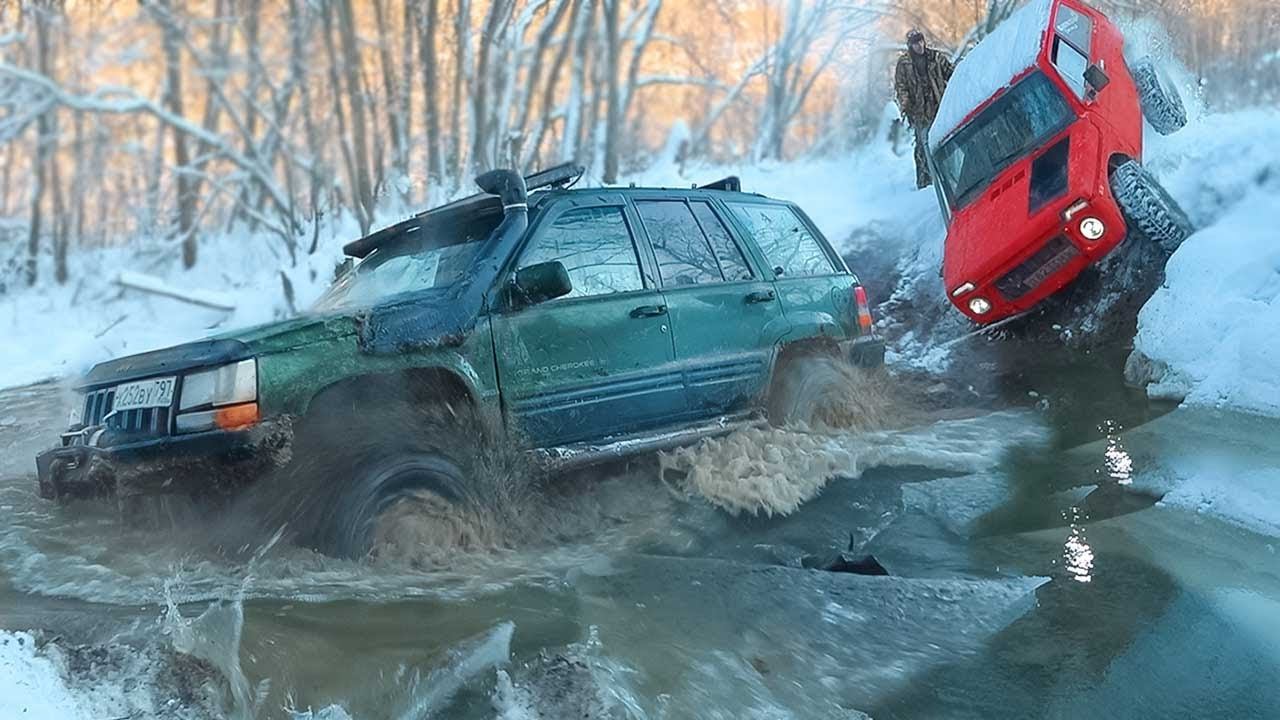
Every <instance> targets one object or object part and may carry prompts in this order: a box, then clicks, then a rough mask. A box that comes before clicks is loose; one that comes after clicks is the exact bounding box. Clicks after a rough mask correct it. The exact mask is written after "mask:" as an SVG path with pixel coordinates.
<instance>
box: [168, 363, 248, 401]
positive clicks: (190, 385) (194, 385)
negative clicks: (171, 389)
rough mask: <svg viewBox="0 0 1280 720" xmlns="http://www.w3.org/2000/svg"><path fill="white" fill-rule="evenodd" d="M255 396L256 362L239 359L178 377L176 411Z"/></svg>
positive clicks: (243, 399)
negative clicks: (178, 390) (180, 380)
mask: <svg viewBox="0 0 1280 720" xmlns="http://www.w3.org/2000/svg"><path fill="white" fill-rule="evenodd" d="M256 399H258V363H257V362H256V361H254V360H241V361H240V362H238V363H232V364H230V365H223V366H222V367H216V368H213V369H212V370H202V371H200V372H195V373H191V374H190V375H187V376H185V377H183V378H182V398H181V400H180V401H179V402H178V412H185V411H187V410H194V409H195V408H202V407H222V406H224V405H237V404H240V403H247V402H252V401H254V400H256Z"/></svg>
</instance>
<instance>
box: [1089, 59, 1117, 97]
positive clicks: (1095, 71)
mask: <svg viewBox="0 0 1280 720" xmlns="http://www.w3.org/2000/svg"><path fill="white" fill-rule="evenodd" d="M1084 84H1085V85H1086V86H1087V87H1088V88H1089V97H1090V98H1092V97H1093V96H1094V95H1097V94H1098V93H1100V92H1102V88H1104V87H1106V86H1107V85H1110V84H1111V78H1109V77H1107V73H1106V71H1104V70H1103V69H1102V68H1100V67H1098V66H1097V65H1090V66H1089V68H1088V69H1087V70H1085V71H1084Z"/></svg>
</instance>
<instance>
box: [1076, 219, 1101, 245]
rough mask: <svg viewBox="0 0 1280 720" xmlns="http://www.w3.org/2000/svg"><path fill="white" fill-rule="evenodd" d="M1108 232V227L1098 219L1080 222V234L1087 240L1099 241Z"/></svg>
mask: <svg viewBox="0 0 1280 720" xmlns="http://www.w3.org/2000/svg"><path fill="white" fill-rule="evenodd" d="M1106 231H1107V226H1106V225H1104V224H1103V223H1102V221H1101V220H1099V219H1098V218H1096V217H1087V218H1085V219H1083V220H1081V221H1080V234H1081V235H1083V236H1084V237H1085V239H1086V240H1097V239H1098V238H1100V237H1102V235H1103V234H1104V233H1105V232H1106Z"/></svg>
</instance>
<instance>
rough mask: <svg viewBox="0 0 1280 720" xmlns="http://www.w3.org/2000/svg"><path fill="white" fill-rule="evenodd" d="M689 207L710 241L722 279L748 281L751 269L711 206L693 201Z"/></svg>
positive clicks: (703, 202)
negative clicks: (722, 273)
mask: <svg viewBox="0 0 1280 720" xmlns="http://www.w3.org/2000/svg"><path fill="white" fill-rule="evenodd" d="M689 207H691V208H693V214H694V216H695V217H697V218H698V224H699V225H701V226H702V231H703V232H704V233H706V234H707V239H709V240H710V241H711V248H712V249H713V250H715V251H716V258H718V259H719V260H720V270H721V271H723V272H724V279H725V280H728V281H729V282H734V281H736V280H750V279H751V267H750V266H748V265H747V259H746V257H744V256H743V254H742V249H741V248H739V247H738V244H737V243H736V242H734V241H733V236H732V235H730V234H729V229H728V228H726V227H725V226H724V223H723V222H722V221H721V220H720V218H719V217H718V216H717V215H716V213H715V211H714V210H712V209H711V205H709V204H708V203H706V202H705V201H700V200H695V201H693V202H691V203H689Z"/></svg>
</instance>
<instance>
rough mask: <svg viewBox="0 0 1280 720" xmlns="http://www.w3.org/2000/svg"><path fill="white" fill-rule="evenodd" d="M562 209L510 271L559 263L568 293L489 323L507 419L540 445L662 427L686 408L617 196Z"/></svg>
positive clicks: (656, 293)
mask: <svg viewBox="0 0 1280 720" xmlns="http://www.w3.org/2000/svg"><path fill="white" fill-rule="evenodd" d="M563 205H565V206H566V207H553V208H551V209H550V210H549V211H548V214H546V215H544V216H543V218H541V219H540V220H539V221H538V222H537V226H536V227H535V228H534V229H533V231H532V232H533V234H532V237H531V238H530V239H529V241H528V242H527V244H526V245H525V247H524V248H523V249H522V250H521V251H520V254H519V256H518V260H517V261H516V265H515V267H516V269H519V268H522V267H528V266H531V265H536V264H538V263H544V262H549V261H553V260H558V261H560V262H561V263H563V264H564V266H565V269H566V270H567V271H568V274H569V279H570V282H571V284H572V290H570V292H569V294H567V295H564V296H562V297H559V298H556V299H553V300H548V301H546V302H542V303H538V304H536V305H530V306H527V307H520V308H517V309H511V310H506V311H499V312H497V313H495V314H494V315H493V316H492V327H493V338H494V344H495V351H496V357H497V367H498V377H499V384H500V387H501V392H502V398H503V406H504V409H505V412H506V413H507V417H508V420H509V421H510V422H512V423H513V424H514V425H515V426H516V427H517V429H518V430H519V431H521V432H523V433H524V435H525V436H526V437H528V438H529V439H530V440H531V441H532V442H533V443H534V444H535V445H538V446H542V447H545V446H550V445H563V444H567V443H573V442H576V441H581V440H588V439H590V440H597V439H602V438H604V437H606V436H609V435H616V434H621V433H628V432H633V431H637V430H642V429H645V428H647V427H651V426H655V425H660V424H663V423H664V422H665V421H666V420H667V418H668V417H669V416H671V415H672V414H673V413H678V412H680V411H681V410H682V409H683V405H684V398H683V387H682V383H681V377H680V372H679V370H678V369H677V368H676V367H675V362H674V361H675V353H674V349H673V345H672V341H671V332H670V326H669V324H670V320H669V317H668V312H667V306H666V301H665V299H664V298H663V295H662V292H661V291H660V290H659V289H658V288H657V287H656V284H655V283H654V282H653V280H652V279H650V278H646V275H645V272H644V270H643V268H642V265H641V263H640V258H639V255H638V254H637V252H636V244H635V240H634V238H633V234H632V230H631V225H630V223H629V221H628V218H627V214H626V212H625V209H624V206H623V203H622V200H621V198H618V199H617V203H616V204H607V205H592V206H587V207H583V206H577V207H569V206H567V205H568V203H567V202H566V203H563Z"/></svg>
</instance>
